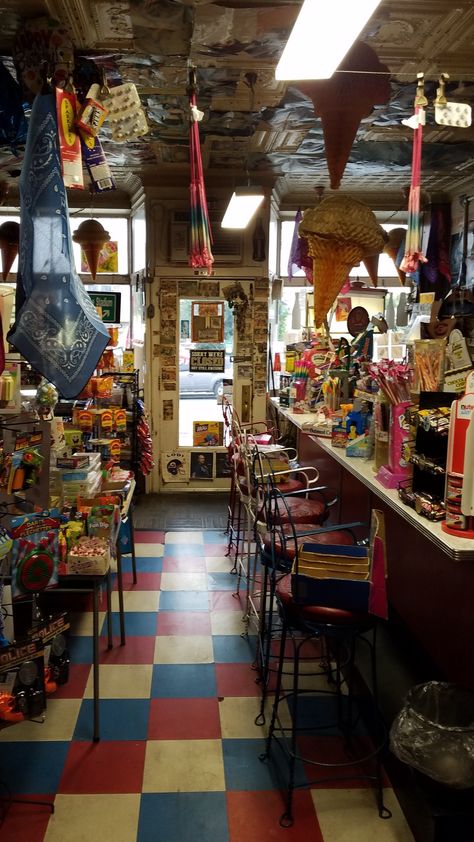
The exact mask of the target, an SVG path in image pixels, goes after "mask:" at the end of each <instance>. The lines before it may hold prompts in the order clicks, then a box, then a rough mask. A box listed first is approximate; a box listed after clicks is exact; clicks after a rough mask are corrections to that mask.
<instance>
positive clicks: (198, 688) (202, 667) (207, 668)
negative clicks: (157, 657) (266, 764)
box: [151, 664, 217, 699]
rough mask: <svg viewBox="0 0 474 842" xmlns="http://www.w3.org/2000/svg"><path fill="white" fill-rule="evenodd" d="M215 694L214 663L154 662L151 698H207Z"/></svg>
mask: <svg viewBox="0 0 474 842" xmlns="http://www.w3.org/2000/svg"><path fill="white" fill-rule="evenodd" d="M216 695H217V687H216V671H215V667H214V664H155V666H154V667H153V680H152V684H151V697H152V699H175V698H176V699H178V698H181V699H182V698H187V699H192V698H204V697H206V698H209V697H211V696H216Z"/></svg>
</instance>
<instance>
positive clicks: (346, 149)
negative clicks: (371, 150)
mask: <svg viewBox="0 0 474 842" xmlns="http://www.w3.org/2000/svg"><path fill="white" fill-rule="evenodd" d="M343 71H346V73H344V72H343ZM385 73H386V74H387V75H386V76H385V75H384V74H385ZM389 79H390V76H389V70H388V67H386V66H385V65H384V64H381V63H380V62H379V59H378V57H377V55H376V53H374V51H373V50H372V49H371V48H370V47H368V46H367V44H363V43H362V42H361V41H358V42H356V43H355V44H354V46H353V47H352V49H351V50H349V52H348V53H347V55H346V57H345V59H344V60H343V61H342V62H341V64H340V65H339V68H338V72H337V73H335V74H334V75H333V76H332V77H331V78H330V79H324V80H321V81H315V82H304V83H298V87H299V88H300V90H301V91H303V93H304V94H306V95H307V96H309V97H310V98H311V99H312V100H313V105H314V112H315V114H316V116H317V117H321V122H322V127H323V133H324V146H325V152H326V160H327V164H328V170H329V176H330V179H331V188H332V189H336V188H337V187H339V185H340V183H341V179H342V176H343V174H344V170H345V168H346V164H347V161H348V158H349V155H350V151H351V149H352V144H353V143H354V139H355V136H356V134H357V129H358V128H359V125H360V122H361V120H363V119H364V118H365V117H369V116H370V114H371V113H372V111H373V108H374V105H385V103H387V102H388V101H389V99H390V81H389Z"/></svg>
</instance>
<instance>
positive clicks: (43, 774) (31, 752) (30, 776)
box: [0, 725, 70, 795]
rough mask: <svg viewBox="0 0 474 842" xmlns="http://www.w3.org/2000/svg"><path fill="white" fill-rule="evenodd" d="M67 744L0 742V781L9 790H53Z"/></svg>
mask: <svg viewBox="0 0 474 842" xmlns="http://www.w3.org/2000/svg"><path fill="white" fill-rule="evenodd" d="M37 727H38V728H41V725H38V726H37ZM69 746H70V743H69V742H49V741H44V742H15V743H2V744H1V749H0V756H1V760H0V766H1V777H2V781H3V783H5V784H6V785H7V787H8V788H9V790H10V791H11V792H13V793H17V794H23V795H26V793H29V792H30V793H33V792H34V793H35V794H38V795H39V794H42V793H55V792H57V790H58V787H59V781H60V778H61V775H62V772H63V766H64V763H65V761H66V757H67V753H68V751H69Z"/></svg>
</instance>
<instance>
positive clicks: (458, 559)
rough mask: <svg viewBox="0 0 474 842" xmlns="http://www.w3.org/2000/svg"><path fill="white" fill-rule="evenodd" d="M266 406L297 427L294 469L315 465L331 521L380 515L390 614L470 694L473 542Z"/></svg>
mask: <svg viewBox="0 0 474 842" xmlns="http://www.w3.org/2000/svg"><path fill="white" fill-rule="evenodd" d="M272 404H273V405H274V406H275V407H276V409H277V411H278V412H279V413H280V414H281V415H282V416H283V417H284V418H286V419H288V420H289V421H291V423H292V424H294V426H295V427H296V429H297V441H298V456H299V462H300V464H301V465H314V466H316V467H317V468H318V470H319V473H320V480H321V483H322V484H324V485H327V486H329V487H330V488H334V489H335V490H336V491H337V493H338V497H339V504H338V511H337V514H336V515H335V516H334V517H333V518H332V520H333V521H335V522H337V521H339V522H347V521H354V520H361V521H364V522H369V520H370V513H371V510H372V508H377V509H381V510H382V511H383V512H384V514H385V524H386V536H387V563H388V594H389V601H390V607H391V612H392V616H394V617H396V618H397V620H398V619H399V620H400V621H401V622H402V624H403V625H404V626H405V628H406V630H407V631H408V632H409V634H410V635H412V636H413V637H414V638H415V639H416V641H417V642H418V643H419V644H420V646H421V648H422V650H423V651H424V652H425V653H426V654H427V655H428V656H429V658H430V659H431V661H432V662H433V664H434V665H435V666H436V667H437V669H438V670H439V675H438V677H443V678H445V679H447V680H449V681H453V682H455V683H458V684H462V685H464V686H468V687H470V688H471V689H474V659H473V658H472V648H473V646H474V612H473V610H472V594H473V592H474V564H473V562H474V541H472V540H470V539H468V538H457V537H455V536H452V535H448V534H447V533H445V532H443V530H442V529H441V523H439V522H438V523H436V522H431V521H429V520H427V519H426V518H424V517H422V516H420V515H418V514H417V513H416V512H415V511H414V509H411V508H409V507H408V506H405V505H404V504H403V503H402V501H401V500H400V499H399V497H398V493H397V491H396V490H390V489H386V488H384V487H383V486H382V485H381V484H380V483H379V482H378V481H377V480H376V478H375V473H374V470H373V464H372V463H371V462H367V461H365V460H364V459H357V458H351V457H348V456H346V454H345V451H344V450H343V449H341V448H334V447H333V446H332V444H331V442H330V440H329V439H324V438H319V437H318V436H316V435H314V434H312V433H311V432H310V431H308V426H309V425H310V424H311V423H314V418H315V416H314V415H313V414H312V413H307V414H302V415H298V414H296V415H295V414H293V413H292V412H291V411H290V410H289V409H287V408H284V407H279V404H278V399H275V398H273V399H272Z"/></svg>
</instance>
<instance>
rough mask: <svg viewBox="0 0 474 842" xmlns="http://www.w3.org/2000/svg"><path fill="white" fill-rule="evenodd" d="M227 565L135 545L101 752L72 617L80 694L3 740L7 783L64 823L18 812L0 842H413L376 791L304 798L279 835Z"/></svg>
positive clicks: (150, 540) (106, 654)
mask: <svg viewBox="0 0 474 842" xmlns="http://www.w3.org/2000/svg"><path fill="white" fill-rule="evenodd" d="M225 550H226V547H225V537H224V536H223V535H222V533H218V532H211V531H209V532H207V531H204V532H167V533H166V535H165V534H164V533H163V532H152V531H142V532H137V533H136V552H137V564H138V571H139V573H138V584H137V585H135V586H133V584H132V581H131V573H130V562H129V560H127V559H124V567H125V571H126V573H125V587H126V593H125V608H126V612H127V617H126V630H127V644H126V646H125V647H120V646H119V645H118V640H117V645H116V646H114V648H113V649H112V650H111V651H108V650H107V648H106V638H105V626H104V630H103V634H104V636H103V637H102V638H101V667H100V670H101V674H100V682H101V698H102V701H101V741H100V742H99V743H98V744H93V743H92V742H91V736H92V698H91V697H92V675H91V650H92V638H91V634H92V616H91V613H90V611H87V610H85V611H82V612H80V613H77V615H74V616H73V617H72V620H73V634H72V636H71V660H72V664H71V677H70V681H69V683H68V684H67V685H66V686H65V687H63V688H61V689H60V690H59V691H58V692H57V693H56V694H55V696H54V697H53V698H51V699H50V700H49V701H48V710H47V717H46V721H45V722H44V724H43V725H40V724H36V723H33V722H25V723H21V724H19V725H16V726H13V727H11V728H9V729H6V730H4V731H3V732H2V733H1V734H0V770H1V774H0V777H1V778H3V779H5V780H6V782H7V784H8V785H9V787H10V789H11V790H12V791H13V792H14V793H16V794H18V795H22V796H23V797H28V796H29V797H39V798H44V799H46V798H52V799H54V803H55V814H54V815H53V816H52V817H50V816H49V813H48V811H47V810H44V809H38V808H36V807H32V806H26V805H24V806H13V807H12V808H11V809H10V811H9V813H8V816H7V819H6V822H5V824H4V825H3V827H2V828H1V831H0V836H1V839H2V842H13V840H14V842H43V840H45V842H84V840H87V842H99V841H100V842H102V840H108V839H110V840H113V842H135V840H136V842H207V840H209V842H211V840H212V842H243V840H245V842H266V840H271V841H272V842H280V840H281V842H299V840H301V842H303V840H304V842H306V840H311V842H367V840H368V839H370V838H373V839H376V840H377V842H411V840H412V839H413V837H412V835H411V833H410V831H409V829H408V826H407V825H406V822H405V820H404V818H403V815H402V813H401V811H400V808H399V806H398V802H397V801H396V799H395V796H394V794H393V792H392V790H391V789H390V788H389V787H387V789H386V792H385V801H386V804H387V806H388V807H389V808H390V809H391V810H392V811H393V818H392V819H391V820H390V821H382V820H380V819H379V818H378V814H377V810H376V808H375V802H374V797H373V793H372V792H371V790H370V789H369V788H367V787H364V786H362V787H361V786H360V785H359V786H357V787H355V786H354V788H350V789H349V788H348V787H347V784H343V785H342V786H337V785H335V784H332V785H331V786H327V788H324V789H323V788H314V789H306V790H300V791H298V792H297V793H296V797H295V824H294V826H293V827H292V828H289V829H283V828H281V827H280V826H279V823H278V820H279V817H280V815H281V813H282V810H283V800H282V796H281V793H280V792H279V791H278V789H277V788H276V784H275V780H274V777H273V776H272V769H271V766H268V765H267V764H262V763H261V762H260V761H259V759H258V756H259V754H260V753H261V751H262V747H263V739H262V736H263V735H262V729H261V728H258V727H257V726H255V725H254V718H255V716H256V714H257V712H258V704H259V688H258V685H257V684H256V683H255V672H253V671H252V669H251V662H252V660H253V657H254V647H255V638H252V637H251V636H250V637H249V638H248V639H246V638H242V637H241V636H240V635H241V632H242V630H243V624H242V619H241V617H242V608H241V606H240V604H239V601H238V600H237V599H235V598H234V597H233V595H232V592H233V590H234V589H235V582H236V579H235V576H231V575H229V570H230V567H231V563H230V562H229V559H227V558H225ZM116 597H117V594H116V593H114V604H113V608H114V610H117V601H116ZM87 607H89V608H90V605H89V606H87V605H86V608H87ZM101 623H105V614H103V615H102V619H101ZM118 633H119V626H118V615H117V614H115V615H114V634H116V635H117V634H118ZM313 698H316V697H313ZM306 739H308V738H306ZM333 739H334V738H331V737H330V736H329V737H327V738H326V740H327V746H326V750H327V752H328V758H330V757H331V756H334V752H336V753H337V746H336V744H335V743H332V742H331V741H332V740H333ZM303 774H304V770H303Z"/></svg>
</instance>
